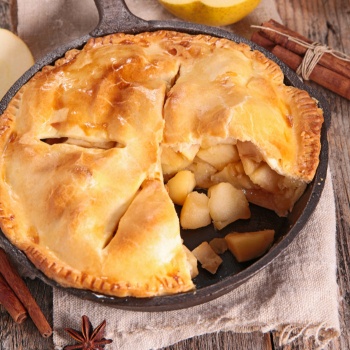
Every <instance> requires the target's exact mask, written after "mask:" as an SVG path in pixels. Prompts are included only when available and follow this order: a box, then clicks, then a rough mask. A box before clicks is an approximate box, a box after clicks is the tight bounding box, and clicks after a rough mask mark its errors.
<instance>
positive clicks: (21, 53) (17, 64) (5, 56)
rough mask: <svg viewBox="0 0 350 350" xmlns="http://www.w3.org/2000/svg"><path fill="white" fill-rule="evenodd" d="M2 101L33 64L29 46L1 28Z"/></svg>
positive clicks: (0, 89)
mask: <svg viewBox="0 0 350 350" xmlns="http://www.w3.org/2000/svg"><path fill="white" fill-rule="evenodd" d="M0 43H1V45H0V99H1V98H3V97H4V95H5V94H6V92H7V91H8V89H9V88H10V87H11V86H12V85H13V84H14V83H15V82H16V80H17V79H18V78H19V77H20V76H21V75H22V74H23V73H24V72H25V71H26V70H28V69H29V68H30V67H31V66H32V65H33V64H34V59H33V56H32V54H31V52H30V50H29V48H28V46H27V45H26V44H25V43H24V42H23V41H22V40H21V39H20V38H19V37H18V36H16V35H15V34H13V33H12V32H10V31H9V30H7V29H3V28H0Z"/></svg>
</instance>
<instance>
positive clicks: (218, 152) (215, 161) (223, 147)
mask: <svg viewBox="0 0 350 350" xmlns="http://www.w3.org/2000/svg"><path fill="white" fill-rule="evenodd" d="M197 157H198V158H200V159H202V160H204V161H205V162H207V163H209V164H210V165H212V166H213V167H214V168H215V169H217V170H222V169H223V168H224V167H225V166H226V165H227V164H229V163H233V162H237V161H239V155H238V150H237V147H236V146H235V145H230V144H218V145H215V146H211V147H209V148H201V149H200V150H199V151H198V153H197Z"/></svg>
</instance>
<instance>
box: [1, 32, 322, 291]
mask: <svg viewBox="0 0 350 350" xmlns="http://www.w3.org/2000/svg"><path fill="white" fill-rule="evenodd" d="M283 79H284V76H283V73H282V71H281V70H280V68H279V67H278V65H277V64H275V63H274V62H272V61H271V60H269V59H267V58H266V57H265V56H264V55H263V54H262V53H260V52H259V51H253V50H251V48H250V47H249V46H247V45H246V44H242V43H234V42H231V41H229V40H226V39H218V38H214V37H210V36H205V35H197V36H192V35H188V34H183V33H179V32H171V31H157V32H152V33H142V34H138V35H127V34H122V33H118V34H112V35H108V36H105V37H101V38H93V39H90V41H88V43H87V44H86V45H85V47H84V48H82V49H81V50H76V49H74V50H71V51H68V52H67V54H66V55H65V57H64V58H61V59H59V60H57V62H55V64H54V65H52V66H46V67H44V68H43V69H42V70H41V71H40V72H38V73H37V74H35V75H34V76H33V78H31V79H30V80H29V82H28V83H26V84H25V85H24V86H23V87H22V88H21V89H20V90H19V92H18V93H17V94H16V95H15V97H14V98H13V99H12V101H11V102H10V103H9V105H8V107H7V109H6V110H5V112H4V113H3V115H2V116H1V119H0V124H1V125H0V130H1V138H0V142H1V144H0V147H1V158H0V162H1V163H0V164H1V165H0V166H1V184H0V201H1V203H0V209H1V228H2V230H3V232H4V234H5V235H6V236H7V237H8V238H9V239H10V241H11V242H12V243H13V244H14V245H16V246H17V247H18V248H19V249H21V250H22V251H24V253H25V254H26V255H27V256H28V258H29V259H30V260H31V261H32V262H33V263H34V264H35V265H36V266H37V268H39V269H40V270H42V271H43V272H44V273H45V274H46V275H47V276H48V277H50V278H52V279H54V280H55V281H57V282H58V283H60V284H61V285H63V286H71V287H75V288H84V289H89V290H92V291H95V292H100V293H103V294H108V295H113V296H118V297H125V296H134V297H150V296H159V295H165V294H174V293H179V292H186V291H189V290H193V289H194V288H195V285H194V283H193V281H192V278H191V265H190V264H189V260H191V259H188V254H189V252H188V250H187V249H186V248H185V247H184V246H183V242H182V239H181V236H180V224H179V218H178V216H177V213H176V211H175V207H174V204H173V202H172V201H171V199H170V197H169V194H168V191H167V189H166V185H165V183H166V181H168V180H169V179H170V178H172V177H173V176H174V175H175V174H177V173H178V172H179V171H181V170H184V169H186V170H190V171H191V172H193V173H194V175H195V179H196V186H197V187H200V188H204V189H206V188H209V187H211V186H212V185H215V184H217V183H220V182H228V183H231V184H232V185H233V186H234V187H235V188H237V189H240V190H242V191H243V192H244V194H245V195H246V197H247V199H248V200H249V202H251V203H255V204H258V205H261V206H264V207H266V208H269V209H272V210H274V211H275V212H276V213H277V214H278V215H281V216H284V215H287V213H288V211H290V210H291V209H292V208H293V205H294V203H295V202H296V201H297V199H298V198H299V197H300V195H301V194H302V193H303V191H304V189H305V187H306V184H307V183H309V182H310V181H311V180H312V179H313V177H314V174H315V171H316V168H317V166H318V162H319V153H320V130H321V125H322V122H323V115H322V111H321V110H320V109H319V108H318V107H317V102H316V101H314V99H312V98H311V97H310V96H309V95H308V93H307V92H305V91H301V90H299V89H297V88H295V87H291V86H286V85H284V83H283ZM191 258H193V257H191ZM192 260H193V259H192Z"/></svg>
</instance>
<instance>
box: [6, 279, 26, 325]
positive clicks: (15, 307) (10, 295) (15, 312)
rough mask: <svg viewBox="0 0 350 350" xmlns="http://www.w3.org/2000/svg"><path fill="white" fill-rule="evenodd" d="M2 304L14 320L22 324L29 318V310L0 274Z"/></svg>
mask: <svg viewBox="0 0 350 350" xmlns="http://www.w3.org/2000/svg"><path fill="white" fill-rule="evenodd" d="M0 304H2V305H3V306H4V308H5V309H6V310H7V312H8V313H9V314H10V316H11V317H12V318H13V320H14V321H15V322H16V323H18V324H20V323H22V322H23V321H24V320H25V319H26V318H27V311H26V309H25V308H24V306H23V305H22V303H21V302H20V301H19V299H18V298H17V296H16V294H15V293H14V292H13V290H12V289H11V288H10V287H9V285H8V284H7V282H6V281H5V279H4V277H3V276H2V275H1V274H0Z"/></svg>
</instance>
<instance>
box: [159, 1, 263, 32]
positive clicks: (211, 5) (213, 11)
mask: <svg viewBox="0 0 350 350" xmlns="http://www.w3.org/2000/svg"><path fill="white" fill-rule="evenodd" d="M260 1H261V0H159V2H160V3H161V4H162V5H163V6H164V7H165V8H166V9H167V10H168V11H169V12H171V13H172V14H173V15H175V16H177V17H179V18H182V19H184V20H186V21H192V22H196V23H202V24H209V25H214V26H224V25H228V24H232V23H235V22H238V21H239V20H241V19H242V18H243V17H245V16H247V15H248V14H249V13H250V12H252V11H253V10H254V9H255V8H256V7H257V6H258V4H259V3H260Z"/></svg>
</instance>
